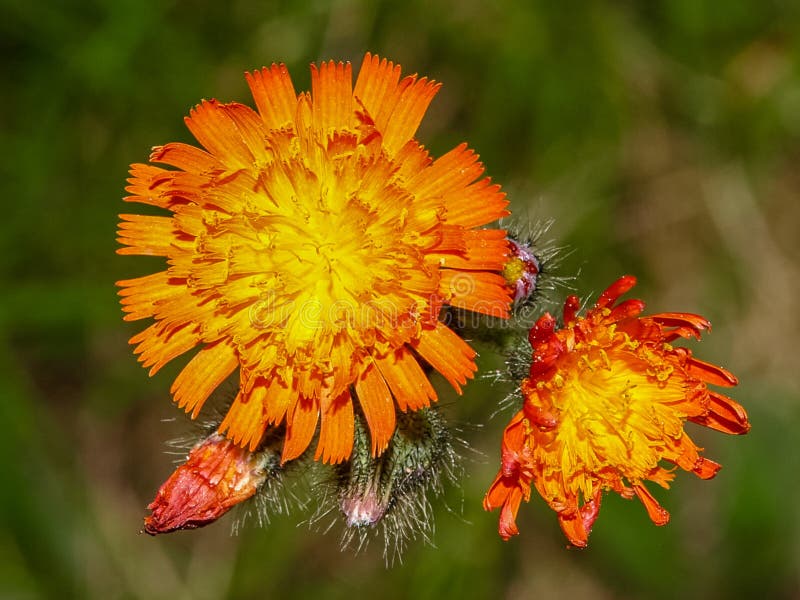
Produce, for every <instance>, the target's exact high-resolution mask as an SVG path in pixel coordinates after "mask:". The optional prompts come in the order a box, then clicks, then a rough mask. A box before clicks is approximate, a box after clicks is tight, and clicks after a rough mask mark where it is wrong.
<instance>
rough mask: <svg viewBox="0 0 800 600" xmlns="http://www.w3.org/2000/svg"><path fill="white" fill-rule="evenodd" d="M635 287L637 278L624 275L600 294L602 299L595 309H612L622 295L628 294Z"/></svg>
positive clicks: (598, 301)
mask: <svg viewBox="0 0 800 600" xmlns="http://www.w3.org/2000/svg"><path fill="white" fill-rule="evenodd" d="M635 285H636V277H634V276H633V275H623V276H622V277H620V278H619V279H617V280H616V281H615V282H614V283H612V284H611V285H610V286H608V288H606V290H605V291H604V292H603V293H602V294H600V297H599V298H598V299H597V302H596V303H595V305H594V306H595V308H610V307H611V305H612V304H614V303H615V302H616V301H617V300H618V299H619V297H620V296H622V294H624V293H626V292H627V291H628V290H630V289H631V288H632V287H633V286H635Z"/></svg>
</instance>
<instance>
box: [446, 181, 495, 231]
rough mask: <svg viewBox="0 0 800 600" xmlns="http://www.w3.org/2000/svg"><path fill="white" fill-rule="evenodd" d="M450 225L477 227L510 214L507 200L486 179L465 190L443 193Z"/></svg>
mask: <svg viewBox="0 0 800 600" xmlns="http://www.w3.org/2000/svg"><path fill="white" fill-rule="evenodd" d="M442 200H443V202H444V206H445V209H446V210H447V213H446V219H447V222H448V223H450V224H455V225H461V226H462V227H479V226H481V225H486V224H487V223H491V222H493V221H496V220H497V219H500V218H502V217H505V216H507V215H509V214H511V213H510V212H509V211H507V210H506V207H507V206H508V200H507V199H506V194H505V192H502V191H500V186H499V185H497V184H492V180H491V179H489V178H488V177H486V178H485V179H482V180H481V181H477V182H475V183H473V184H471V185H469V186H467V187H465V188H459V189H457V190H453V191H450V192H447V193H445V195H444V197H443V198H442Z"/></svg>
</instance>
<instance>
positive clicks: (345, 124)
mask: <svg viewBox="0 0 800 600" xmlns="http://www.w3.org/2000/svg"><path fill="white" fill-rule="evenodd" d="M311 97H312V100H313V119H314V127H315V128H316V129H317V130H319V131H322V132H323V134H325V135H327V134H329V133H330V132H331V131H332V130H335V129H349V128H351V127H352V126H353V74H352V70H351V67H350V63H347V64H344V63H341V62H340V63H336V62H334V61H330V62H324V63H322V64H321V65H320V66H319V68H317V66H316V65H314V64H312V65H311Z"/></svg>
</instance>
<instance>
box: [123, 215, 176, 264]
mask: <svg viewBox="0 0 800 600" xmlns="http://www.w3.org/2000/svg"><path fill="white" fill-rule="evenodd" d="M119 218H120V219H122V220H121V221H120V224H119V230H118V231H117V235H119V237H118V238H117V241H118V242H119V243H120V244H122V245H123V246H124V247H123V248H118V249H117V254H138V255H145V256H170V255H171V254H176V253H178V252H180V251H181V247H184V248H185V251H187V252H188V251H190V248H189V246H188V245H187V244H188V243H189V241H190V240H188V239H186V237H185V236H183V235H181V232H180V231H178V230H177V229H176V228H175V224H174V223H173V220H172V217H154V216H148V215H125V214H123V215H120V216H119Z"/></svg>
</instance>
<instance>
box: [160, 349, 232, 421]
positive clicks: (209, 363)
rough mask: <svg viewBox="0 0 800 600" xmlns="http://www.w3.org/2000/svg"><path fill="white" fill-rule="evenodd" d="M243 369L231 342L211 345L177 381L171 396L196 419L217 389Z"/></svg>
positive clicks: (184, 370) (171, 389) (184, 369)
mask: <svg viewBox="0 0 800 600" xmlns="http://www.w3.org/2000/svg"><path fill="white" fill-rule="evenodd" d="M238 366H239V357H238V355H237V354H236V350H235V349H234V348H233V346H231V345H230V344H229V343H228V342H227V341H221V342H215V343H213V344H209V345H207V346H206V347H205V348H203V349H202V350H200V352H198V353H197V354H195V355H194V357H192V360H190V361H189V364H187V365H186V366H185V367H184V368H183V371H181V372H180V373H179V374H178V376H177V377H176V378H175V381H174V383H173V384H172V387H171V388H170V393H172V395H173V400H174V401H175V403H176V404H177V405H178V406H179V407H180V408H183V409H184V410H185V411H186V412H187V413H188V412H190V411H191V413H192V418H193V419H194V418H196V417H197V415H198V414H199V413H200V409H201V408H202V407H203V403H204V402H205V401H206V400H207V399H208V397H209V396H210V395H211V392H213V391H214V390H215V389H217V386H218V385H219V384H220V383H222V382H223V381H225V380H226V379H227V378H228V376H229V375H230V374H231V373H233V372H234V371H235V370H236V367H238Z"/></svg>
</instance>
